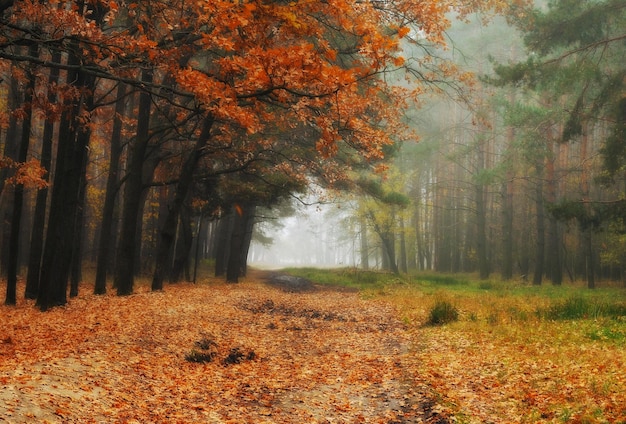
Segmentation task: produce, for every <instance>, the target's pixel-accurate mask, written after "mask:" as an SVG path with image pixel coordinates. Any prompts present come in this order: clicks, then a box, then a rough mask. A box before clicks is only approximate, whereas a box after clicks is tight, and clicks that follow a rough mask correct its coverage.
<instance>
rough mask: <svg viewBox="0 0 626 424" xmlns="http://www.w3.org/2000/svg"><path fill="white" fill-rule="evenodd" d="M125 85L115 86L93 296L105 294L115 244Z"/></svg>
mask: <svg viewBox="0 0 626 424" xmlns="http://www.w3.org/2000/svg"><path fill="white" fill-rule="evenodd" d="M125 99H126V84H123V83H120V84H119V85H118V86H117V98H116V103H115V117H114V118H113V130H112V132H111V145H110V158H109V174H108V176H107V183H106V191H105V196H104V205H103V207H102V222H101V224H100V240H99V244H98V260H97V264H96V283H95V287H94V293H95V294H104V293H106V279H107V270H108V269H109V262H110V256H111V255H110V253H111V248H112V246H113V245H114V244H115V233H114V232H113V231H112V228H113V218H114V211H115V199H116V197H117V193H118V190H119V185H118V182H119V172H120V158H121V156H122V126H123V125H122V116H124V111H125V109H126V102H125Z"/></svg>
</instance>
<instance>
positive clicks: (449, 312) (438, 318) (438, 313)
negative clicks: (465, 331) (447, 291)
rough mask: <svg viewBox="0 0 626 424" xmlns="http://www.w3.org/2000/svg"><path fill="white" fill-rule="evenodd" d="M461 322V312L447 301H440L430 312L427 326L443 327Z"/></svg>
mask: <svg viewBox="0 0 626 424" xmlns="http://www.w3.org/2000/svg"><path fill="white" fill-rule="evenodd" d="M458 320H459V310H458V309H457V308H456V306H454V305H453V304H452V303H450V302H448V301H446V300H438V301H437V302H436V303H435V305H434V306H433V307H432V309H431V310H430V314H429V317H428V322H427V324H429V325H443V324H447V323H450V322H455V321H458Z"/></svg>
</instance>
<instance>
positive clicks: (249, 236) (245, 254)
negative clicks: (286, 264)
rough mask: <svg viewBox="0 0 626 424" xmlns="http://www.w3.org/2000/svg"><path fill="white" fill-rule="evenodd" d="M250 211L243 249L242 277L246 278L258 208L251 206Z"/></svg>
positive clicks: (247, 217)
mask: <svg viewBox="0 0 626 424" xmlns="http://www.w3.org/2000/svg"><path fill="white" fill-rule="evenodd" d="M248 209H249V210H248V214H247V216H246V223H245V228H246V232H245V234H244V238H243V248H242V249H241V275H242V276H244V277H245V276H246V275H247V274H248V254H249V253H250V243H252V232H253V231H254V224H255V223H256V206H255V205H250V206H248Z"/></svg>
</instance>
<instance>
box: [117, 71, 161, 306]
mask: <svg viewBox="0 0 626 424" xmlns="http://www.w3.org/2000/svg"><path fill="white" fill-rule="evenodd" d="M141 80H142V81H143V82H145V83H151V82H152V80H153V72H152V70H151V69H145V70H144V71H143V72H142V75H141ZM151 105H152V99H151V96H150V94H149V93H146V92H142V93H141V94H140V95H139V111H138V114H137V130H136V137H135V140H134V142H133V143H132V144H131V145H130V146H129V148H130V151H129V161H128V170H127V172H128V175H127V178H126V182H125V183H124V203H123V208H122V224H121V228H120V239H119V242H118V247H117V255H116V261H115V264H116V266H115V275H114V283H113V284H114V285H115V287H116V288H117V295H118V296H124V295H129V294H131V293H132V292H133V284H134V278H135V271H136V269H135V268H136V264H135V249H136V244H137V243H138V242H139V241H138V240H137V239H136V237H137V222H138V220H139V219H140V218H139V211H140V210H141V204H140V203H141V199H142V196H141V193H142V191H143V164H144V160H145V156H146V152H147V150H148V143H149V141H150V111H151Z"/></svg>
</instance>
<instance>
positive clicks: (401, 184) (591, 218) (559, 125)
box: [253, 1, 626, 288]
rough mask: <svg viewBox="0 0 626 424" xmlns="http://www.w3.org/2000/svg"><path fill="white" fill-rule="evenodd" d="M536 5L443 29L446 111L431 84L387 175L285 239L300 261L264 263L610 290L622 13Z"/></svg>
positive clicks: (616, 258)
mask: <svg viewBox="0 0 626 424" xmlns="http://www.w3.org/2000/svg"><path fill="white" fill-rule="evenodd" d="M536 3H537V4H536V9H535V10H534V11H533V12H529V13H528V14H525V15H523V16H516V17H512V16H511V15H508V16H507V15H504V16H498V17H496V18H494V19H492V20H490V21H489V22H488V23H485V22H484V20H482V19H481V17H476V16H473V17H471V19H469V20H468V21H465V22H463V23H461V24H459V23H454V24H453V25H452V27H451V28H450V29H449V30H448V31H447V32H446V36H447V37H448V38H447V40H448V44H449V49H448V50H447V51H445V52H443V56H442V57H443V58H445V59H446V60H449V61H451V62H452V63H453V64H454V65H455V66H457V67H458V68H459V69H463V70H466V71H471V72H472V74H473V78H474V79H473V80H472V81H471V83H470V84H471V88H469V89H467V90H465V91H464V92H463V93H462V96H463V97H462V98H461V99H459V98H457V97H455V95H457V94H459V93H458V92H457V91H455V90H457V89H458V87H457V86H453V87H451V86H449V85H444V84H440V85H439V86H438V89H439V90H440V92H438V93H437V94H435V95H434V96H425V97H424V98H422V99H421V100H420V104H419V108H415V107H410V108H409V109H408V110H407V112H406V116H405V118H404V119H405V122H407V123H408V125H409V126H410V127H411V128H414V129H415V131H416V134H417V137H418V138H417V139H416V140H408V141H404V142H403V143H401V145H397V147H396V149H395V150H394V151H393V152H392V154H391V157H390V159H389V160H388V162H387V163H388V166H389V169H388V172H387V173H385V174H384V175H372V174H369V175H368V176H362V177H361V178H362V180H361V181H362V182H365V183H366V184H361V189H362V191H361V192H359V194H354V193H351V194H350V195H348V196H340V198H339V200H337V204H339V205H340V207H339V208H334V209H330V210H328V209H327V210H326V211H325V212H324V214H323V216H322V217H319V218H316V217H315V215H313V220H314V222H313V224H312V225H310V228H307V229H304V230H303V229H302V228H297V229H293V230H292V231H294V232H293V233H292V234H291V237H292V238H293V239H295V240H299V241H300V243H301V244H303V245H306V243H305V242H304V240H310V239H311V236H312V235H313V240H316V242H315V243H310V244H311V245H312V246H311V247H310V248H309V249H306V248H303V249H301V250H299V251H298V250H297V249H295V244H296V243H297V242H293V241H290V240H289V239H287V240H283V242H284V243H287V246H289V247H287V248H285V249H282V250H281V249H280V248H279V247H278V246H277V247H276V248H275V249H274V250H275V251H276V252H280V253H281V257H287V256H288V255H289V251H292V252H293V251H294V250H295V251H297V252H298V256H296V257H294V258H291V262H287V263H290V264H307V263H309V262H310V263H311V264H313V265H315V264H321V265H325V266H339V265H340V264H342V265H343V266H348V265H350V266H358V267H362V268H364V269H367V268H371V269H381V268H382V269H386V270H390V271H393V272H396V273H404V274H405V273H407V272H409V273H411V272H414V271H416V270H419V271H438V272H446V273H471V274H476V275H477V276H478V277H479V278H481V279H488V278H490V277H494V278H501V279H504V280H515V279H518V280H523V281H528V282H529V283H532V284H536V285H539V284H542V282H545V281H547V282H549V283H550V284H555V285H560V284H562V283H563V282H569V283H572V282H576V281H585V284H586V285H587V286H588V287H590V288H593V287H595V286H596V284H600V282H601V281H604V282H605V283H606V284H609V285H610V284H612V283H613V282H616V281H621V282H624V281H625V278H624V268H623V267H624V259H625V257H624V253H625V251H624V247H625V246H624V237H623V235H624V231H623V230H624V227H623V218H624V210H623V206H624V203H623V202H624V195H623V193H624V179H623V174H622V171H623V166H624V151H623V147H622V146H623V144H624V119H625V116H626V115H625V111H626V106H625V100H624V99H625V95H626V93H625V91H624V78H625V74H624V66H623V63H624V59H625V58H626V54H625V51H624V37H625V36H626V34H625V33H624V30H623V28H622V27H623V24H624V22H623V18H624V16H623V12H624V3H623V2H620V1H616V2H613V1H609V2H574V1H572V2H568V1H552V2H536ZM509 13H510V12H509ZM465 88H467V87H465ZM310 219H311V217H310V216H306V218H305V220H304V221H303V222H302V225H306V220H310ZM324 222H333V224H334V226H328V225H324ZM265 225H266V224H263V223H261V225H260V226H261V228H264V227H265ZM268 228H269V225H268ZM322 240H323V241H322ZM290 242H291V244H289V243H290ZM253 253H255V256H254V258H253V259H254V260H259V261H261V262H262V261H263V260H269V259H270V258H269V257H268V255H267V254H266V253H265V249H263V248H260V247H259V248H258V249H256V252H253ZM307 258H312V259H313V260H312V261H308V260H307ZM271 259H272V260H278V258H276V257H272V258H271Z"/></svg>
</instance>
